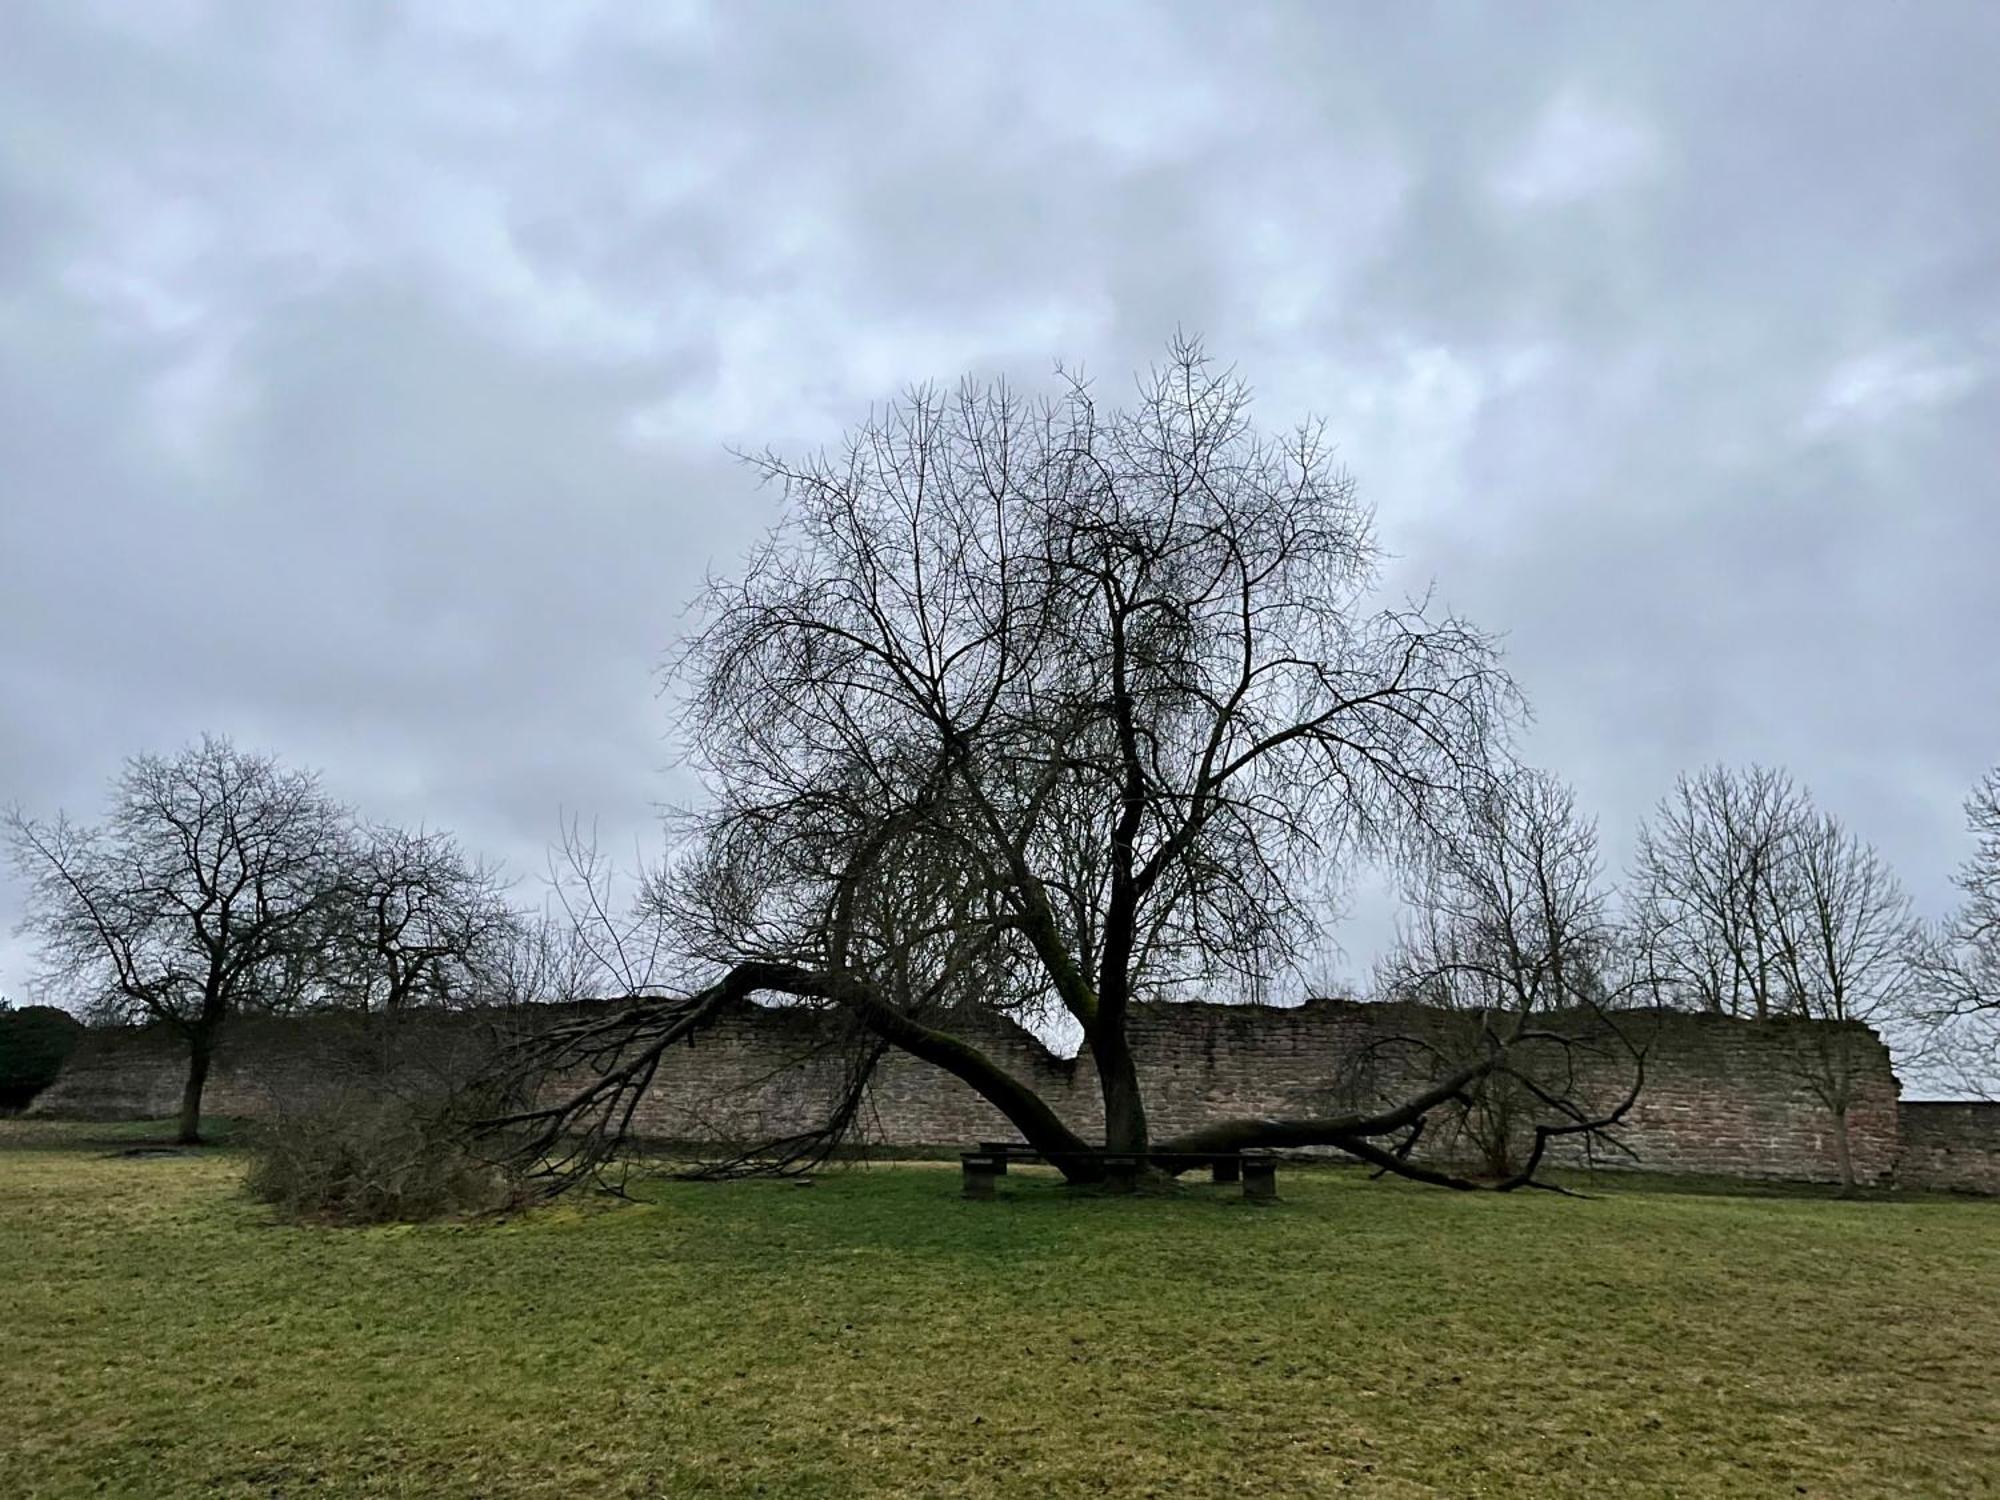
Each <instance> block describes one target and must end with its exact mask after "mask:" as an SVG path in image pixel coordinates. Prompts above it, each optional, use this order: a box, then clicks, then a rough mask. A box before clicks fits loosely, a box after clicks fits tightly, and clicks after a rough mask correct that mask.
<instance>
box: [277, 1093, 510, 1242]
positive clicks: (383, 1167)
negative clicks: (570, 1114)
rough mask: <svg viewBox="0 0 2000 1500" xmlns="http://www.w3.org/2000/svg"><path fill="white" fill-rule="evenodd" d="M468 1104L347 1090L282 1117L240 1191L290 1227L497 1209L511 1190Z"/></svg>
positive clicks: (460, 1099) (452, 1098)
mask: <svg viewBox="0 0 2000 1500" xmlns="http://www.w3.org/2000/svg"><path fill="white" fill-rule="evenodd" d="M477 1112H478V1111H476V1110H475V1109H474V1107H473V1104H472V1101H471V1099H470V1098H469V1096H465V1095H449V1096H444V1097H429V1098H419V1099H411V1098H405V1097H399V1096H396V1095H393V1094H368V1093H362V1092H359V1091H353V1090H350V1091H347V1092H343V1093H337V1094H330V1095H326V1096H324V1097H321V1098H319V1099H316V1100H313V1101H311V1102H308V1103H305V1104H302V1105H298V1106H295V1107H292V1108H288V1109H285V1110H283V1111H281V1112H280V1113H279V1114H278V1115H276V1116H275V1117H274V1118H273V1119H271V1120H270V1121H268V1122H267V1123H265V1124H263V1125H261V1126H259V1127H258V1128H257V1130H256V1132H255V1134H254V1135H253V1137H252V1143H251V1158H250V1170H249V1174H248V1176H247V1178H246V1182H247V1185H248V1187H249V1189H250V1191H251V1193H253V1194H254V1195H255V1196H256V1197H258V1198H261V1199H263V1200H264V1201H265V1202H266V1203H270V1204H274V1205H275V1206H276V1207H278V1208H279V1209H280V1210H282V1211H283V1212H284V1213H286V1214H288V1215H290V1216H291V1217H293V1218H297V1219H310V1220H316V1221H322V1222H333V1223H342V1224H382V1223H388V1222H392V1221H412V1220H422V1219H437V1218H443V1217H446V1216H448V1215H453V1214H468V1213H484V1212H489V1211H491V1210H494V1209H499V1208H504V1207H506V1206H508V1205H509V1204H510V1203H512V1202H513V1201H515V1199H516V1198H517V1197H518V1191H517V1187H518V1185H517V1184H516V1183H515V1182H514V1180H513V1179H512V1178H511V1177H510V1175H509V1174H508V1173H507V1171H505V1170H504V1169H503V1168H502V1167H501V1166H499V1165H498V1164H496V1163H495V1162H494V1161H492V1160H489V1159H488V1154H485V1153H482V1151H481V1150H480V1149H479V1144H478V1143H477V1142H476V1141H475V1140H474V1139H473V1137H472V1133H471V1131H470V1130H469V1128H468V1125H467V1122H468V1121H469V1120H470V1119H471V1118H473V1117H474V1116H475V1114H476V1113H477Z"/></svg>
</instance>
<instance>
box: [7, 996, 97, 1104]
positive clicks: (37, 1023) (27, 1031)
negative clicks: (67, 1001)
mask: <svg viewBox="0 0 2000 1500" xmlns="http://www.w3.org/2000/svg"><path fill="white" fill-rule="evenodd" d="M82 1039H83V1023H82V1022H80V1021H79V1020H77V1018H76V1017H75V1016H73V1015H71V1014H70V1013H69V1012H68V1011H66V1010H57V1009H56V1008H55V1007H54V1006H53V1005H24V1006H22V1007H21V1008H20V1009H19V1010H16V1009H15V1008H14V1007H13V1006H11V1005H9V1004H8V1003H7V1002H6V1001H4V1000H0V1110H15V1109H26V1108H27V1107H28V1105H29V1104H30V1103H32V1102H33V1101H34V1097H35V1095H37V1094H39V1093H40V1092H41V1091H42V1090H43V1089H45V1088H47V1087H48V1086H49V1085H50V1084H52V1083H54V1082H55V1081H56V1075H57V1074H58V1073H60V1072H62V1068H63V1064H64V1063H66V1062H68V1061H69V1055H70V1053H72V1052H74V1051H75V1050H76V1044H77V1043H78V1042H79V1041H81V1040H82Z"/></svg>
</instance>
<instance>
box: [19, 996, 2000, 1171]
mask: <svg viewBox="0 0 2000 1500" xmlns="http://www.w3.org/2000/svg"><path fill="white" fill-rule="evenodd" d="M496 1019H497V1018H495V1017H492V1016H479V1015H475V1016H471V1017H464V1016H459V1017H449V1016H447V1017H433V1018H420V1019H417V1020H414V1021H406V1022H403V1023H400V1025H399V1026H398V1027H396V1028H391V1029H389V1030H387V1031H385V1030H384V1029H383V1028H381V1027H380V1026H379V1025H376V1026H374V1027H370V1026H366V1025H362V1024H359V1023H358V1022H357V1021H356V1020H355V1019H354V1018H315V1019H265V1020H246V1021H243V1022H240V1023H238V1024H237V1025H235V1026H234V1027H232V1028H230V1029H229V1030H228V1031H227V1032H226V1033H225V1038H224V1041H223V1043H222V1046H221V1048H220V1050H219V1053H218V1056H217V1058H216V1061H215V1066H214V1069H213V1071H212V1073H211V1075H210V1081H209V1086H208V1094H207V1100H206V1108H207V1110H208V1111H209V1112H210V1113H213V1114H217V1115H244V1116H253V1117H254V1116H259V1115H264V1114H267V1113H268V1112H269V1111H270V1110H271V1109H272V1107H273V1101H274V1099H277V1098H282V1097H285V1096H286V1095H288V1094H289V1095H293V1096H296V1095H297V1094H298V1093H299V1092H300V1091H302V1090H311V1089H314V1088H322V1087H325V1086H326V1084H327V1081H328V1080H329V1079H334V1078H339V1077H342V1076H354V1075H355V1074H356V1071H357V1070H355V1069H353V1068H352V1067H351V1066H350V1065H351V1064H352V1063H353V1062H354V1061H356V1060H364V1059H369V1058H371V1056H372V1060H373V1061H374V1062H375V1063H377V1064H378V1065H379V1064H381V1063H383V1062H385V1061H387V1060H389V1059H388V1058H387V1053H389V1052H394V1053H395V1054H396V1056H395V1059H394V1061H395V1063H396V1066H397V1068H398V1069H399V1070H406V1071H407V1072H408V1073H409V1074H411V1075H413V1076H419V1077H420V1076H421V1075H422V1073H423V1072H424V1070H425V1068H426V1067H435V1066H442V1065H443V1063H442V1060H443V1059H444V1058H445V1057H446V1056H447V1055H448V1054H458V1055H461V1056H462V1055H463V1054H465V1053H466V1052H467V1051H468V1050H469V1049H476V1048H477V1047H478V1046H480V1045H483V1044H484V1043H483V1042H482V1041H481V1038H490V1037H491V1035H492V1034H493V1033H494V1030H495V1025H496ZM956 1024H958V1025H959V1026H960V1027H961V1028H963V1029H968V1030H970V1031H971V1032H972V1034H973V1039H974V1040H975V1041H976V1042H977V1043H978V1044H979V1045H980V1046H981V1047H982V1048H984V1049H985V1050H986V1051H987V1052H988V1053H989V1054H990V1055H991V1056H993V1057H994V1058H995V1059H996V1060H998V1061H1000V1062H1002V1063H1004V1064H1005V1065H1006V1066H1007V1067H1008V1068H1010V1069H1011V1070H1012V1071H1014V1072H1015V1073H1016V1074H1017V1075H1019V1076H1020V1077H1022V1078H1023V1079H1024V1080H1026V1081H1028V1082H1030V1083H1032V1084H1033V1085H1034V1087H1035V1088H1036V1089H1037V1090H1038V1091H1039V1092H1040V1093H1041V1094H1042V1096H1043V1097H1044V1098H1045V1099H1047V1100H1048V1101H1049V1102H1050V1104H1051V1105H1052V1106H1053V1107H1054V1108H1055V1109H1056V1110H1057V1111H1058V1112H1059V1113H1060V1114H1062V1115H1063V1116H1064V1117H1065V1118H1066V1119H1067V1120H1068V1121H1069V1122H1070V1123H1071V1124H1072V1126H1074V1127H1075V1128H1076V1129H1077V1130H1078V1131H1079V1132H1081V1133H1083V1134H1085V1135H1087V1136H1089V1135H1101V1119H1100V1117H1099V1114H1098V1110H1099V1104H1098V1094H1097V1080H1096V1076H1095V1072H1094V1069H1093V1068H1092V1065H1091V1061H1090V1058H1089V1057H1088V1055H1087V1054H1086V1055H1085V1056H1083V1057H1080V1058H1075V1059H1068V1058H1059V1057H1056V1056H1055V1055H1053V1054H1052V1053H1050V1052H1049V1051H1048V1049H1047V1048H1045V1047H1044V1046H1043V1045H1042V1044H1041V1043H1040V1042H1039V1041H1038V1040H1037V1039H1036V1038H1035V1037H1034V1036H1033V1035H1032V1034H1031V1033H1029V1032H1027V1031H1025V1030H1023V1029H1021V1028H1020V1027H1017V1026H1013V1025H1011V1024H1009V1023H1007V1022H1005V1021H1003V1020H998V1019H996V1018H992V1017H986V1016H973V1017H968V1018H963V1019H962V1020H961V1021H960V1022H958V1023H956ZM1411 1024H1412V1018H1411V1017H1410V1016H1409V1015H1408V1014H1401V1013H1398V1012H1397V1011H1396V1010H1395V1009H1394V1008H1391V1007H1384V1006H1375V1005H1366V1004H1360V1003H1356V1002H1350V1001H1334V1000H1318V1001H1313V1002H1311V1003H1309V1004H1306V1005H1302V1006H1298V1007H1267V1006H1230V1005H1153V1006H1145V1007H1141V1008H1139V1010H1138V1011H1137V1013H1136V1014H1135V1016H1134V1018H1133V1026H1132V1040H1133V1047H1134V1052H1135V1054H1136V1057H1137V1061H1138V1067H1139V1072H1140V1076H1141V1079H1142V1081H1143V1083H1144V1085H1145V1088H1146V1091H1147V1100H1148V1108H1149V1112H1150V1116H1151V1122H1152V1126H1153V1129H1154V1132H1155V1135H1156V1136H1160V1137H1164V1136H1167V1135H1172V1134H1174V1133H1177V1132H1179V1131H1182V1130H1185V1129H1189V1128H1191V1127H1193V1126H1196V1125H1200V1124H1203V1123H1206V1122H1208V1121H1212V1120H1215V1119H1217V1118H1220V1117H1225V1116H1231V1115H1240V1114H1302V1113H1319V1112H1324V1111H1326V1110H1328V1109H1333V1108H1338V1107H1340V1106H1341V1104H1342V1103H1343V1102H1345V1101H1347V1100H1351V1099H1352V1097H1353V1095H1352V1093H1351V1092H1344V1091H1343V1090H1349V1091H1351V1089H1352V1087H1353V1086H1354V1085H1353V1079H1354V1070H1353V1068H1352V1066H1351V1062H1352V1060H1353V1059H1355V1058H1357V1057H1361V1056H1366V1055H1369V1054H1370V1052H1371V1047H1374V1046H1377V1045H1378V1044H1379V1043H1380V1042H1381V1041H1382V1039H1383V1038H1384V1037H1385V1036H1388V1035H1391V1034H1399V1033H1404V1032H1407V1031H1408V1030H1409V1028H1410V1026H1411ZM1624 1024H1626V1025H1627V1026H1628V1027H1629V1028H1630V1029H1631V1030H1632V1031H1633V1033H1634V1034H1635V1035H1636V1036H1638V1037H1639V1039H1641V1040H1643V1041H1644V1042H1645V1043H1646V1048H1647V1060H1646V1081H1645V1088H1644V1089H1643V1091H1642V1092H1641V1094H1640V1097H1639V1100H1638V1103H1637V1104H1636V1105H1635V1107H1634V1108H1633V1109H1632V1111H1631V1112H1630V1113H1629V1114H1628V1115H1627V1116H1626V1118H1625V1120H1624V1121H1623V1123H1622V1125H1621V1127H1620V1131H1619V1135H1620V1138H1621V1139H1622V1140H1623V1141H1624V1143H1625V1144H1626V1146H1627V1147H1628V1148H1629V1149H1630V1151H1631V1153H1632V1155H1631V1157H1630V1158H1629V1159H1612V1160H1608V1161H1607V1163H1606V1164H1607V1165H1613V1166H1623V1167H1630V1168H1636V1169H1639V1170H1646V1171H1662V1172H1689V1173H1713V1174H1718V1175H1726V1176H1732V1177H1750V1178H1773V1179H1790V1180H1804V1181H1832V1180H1835V1179H1836V1178H1837V1176H1838V1168H1837V1156H1836V1150H1835V1144H1834V1141H1835V1137H1834V1126H1833V1121H1832V1119H1831V1117H1830V1116H1829V1114H1828V1113H1827V1111H1826V1109H1825V1108H1824V1107H1823V1105H1822V1104H1821V1103H1820V1101H1819V1100H1818V1098H1817V1097H1815V1095H1814V1093H1813V1091H1812V1089H1811V1087H1810V1085H1809V1078H1810V1074H1811V1069H1810V1067H1809V1066H1807V1063H1808V1062H1809V1060H1810V1059H1811V1058H1812V1057H1813V1056H1815V1055H1818V1053H1819V1052H1820V1051H1821V1050H1822V1049H1824V1048H1825V1046H1826V1045H1827V1044H1828V1042H1829V1040H1833V1041H1837V1042H1838V1043H1839V1044H1840V1046H1842V1047H1843V1048H1845V1049H1847V1052H1846V1055H1847V1056H1848V1057H1849V1059H1850V1062H1851V1065H1852V1066H1853V1067H1854V1069H1855V1072H1856V1076H1857V1078H1858V1086H1857V1088H1856V1090H1855V1102H1854V1104H1853V1107H1852V1108H1851V1109H1850V1111H1849V1139H1850V1144H1851V1149H1852V1151H1853V1155H1854V1165H1855V1171H1856V1175H1857V1177H1859V1178H1860V1180H1862V1181H1864V1182H1872V1183H1886V1182H1890V1181H1892V1180H1893V1181H1900V1182H1902V1183H1905V1184H1907V1185H1911V1186H1937V1187H1953V1188H1962V1189H1970V1190H1975V1191H1995V1192H2000V1108H1995V1109H1991V1110H1989V1109H1987V1108H1986V1107H1982V1106H1970V1105H1902V1106H1900V1108H1899V1105H1898V1098H1897V1096H1898V1093H1899V1085H1898V1083H1897V1081H1896V1078H1895V1075H1894V1073H1893V1072H1892V1071H1891V1068H1890V1062H1889V1054H1888V1051H1887V1049H1886V1048H1884V1047H1883V1046H1882V1044H1881V1042H1880V1040H1879V1039H1878V1038H1877V1037H1876V1036H1875V1034H1874V1033H1873V1032H1871V1031H1869V1030H1867V1029H1866V1028H1865V1027H1859V1026H1849V1027H1831V1028H1830V1027H1827V1026H1824V1025H1822V1024H1819V1023H1812V1022H1766V1023H1750V1022H1742V1021H1732V1020H1728V1019H1725V1018H1722V1017H1715V1016H1695V1015H1684V1014H1679V1013H1672V1012H1658V1013H1655V1012H1644V1013H1639V1014H1638V1015H1636V1016H1634V1017H1631V1018H1628V1019H1627V1020H1626V1021H1625V1022H1624ZM832 1039H833V1033H832V1032H831V1030H830V1027H829V1022H828V1021H827V1019H826V1018H825V1017H823V1016H820V1015H817V1014H815V1013H813V1012H810V1011H804V1010H798V1009H772V1008H767V1007H761V1006H754V1005H745V1006H743V1007H741V1008H739V1009H738V1010H736V1011H735V1012H733V1013H731V1014H729V1015H727V1016H725V1017H724V1018H722V1020H721V1021H720V1022H718V1023H717V1025H716V1026H715V1027H714V1028H712V1029H711V1030H710V1031H708V1032H706V1033H704V1034H703V1035H702V1036H701V1037H700V1039H699V1040H698V1041H697V1042H696V1043H695V1044H694V1045H692V1046H682V1047H677V1048H675V1049H674V1050H673V1051H672V1052H671V1053H670V1054H669V1055H668V1057H667V1058H666V1059H665V1061H664V1062H663V1065H662V1067H661V1069H660V1072H659V1075H658V1077H657V1079H656V1081H655V1083H654V1085H653V1087H652V1089H651V1090H650V1091H649V1092H648V1094H647V1097H646V1098H645V1099H644V1100H643V1101H642V1102H641V1106H640V1109H639V1111H638V1114H637V1116H636V1123H637V1125H638V1128H639V1129H640V1130H641V1131H642V1132H643V1133H645V1134H646V1135H648V1136H651V1137H654V1138H657V1139H662V1140H687V1141H693V1140H748V1139H757V1138H760V1137H768V1136H770V1135H774V1134H778V1133H781V1132H782V1131H783V1130H785V1129H787V1128H797V1127H799V1126H800V1125H803V1124H805V1123H807V1122H808V1121H809V1120H810V1119H811V1118H813V1116H814V1114H815V1112H816V1111H817V1109H818V1108H819V1106H820V1104H821V1102H822V1101H823V1100H825V1099H826V1098H827V1097H829V1095H830V1094H831V1092H832V1091H833V1089H834V1088H835V1087H836V1085H837V1082H838V1078H839V1067H840V1064H839V1058H838V1053H837V1052H836V1051H834V1050H832V1049H830V1048H829V1043H830V1042H831V1041H832ZM185 1066H186V1064H185V1054H184V1053H183V1051H182V1050H181V1048H180V1046H179V1045H178V1042H177V1040H176V1039H175V1038H174V1037H173V1036H172V1035H171V1034H168V1033H165V1032H163V1031H160V1030H157V1029H149V1030H136V1031H113V1032H100V1033H97V1034H95V1035H94V1036H93V1037H92V1038H91V1040H90V1041H88V1042H87V1043H86V1044H85V1045H84V1046H83V1047H82V1048H80V1049H79V1051H78V1053H77V1055H76V1056H75V1058H74V1059H73V1060H72V1062H71V1063H70V1065H69V1067H68V1068H67V1069H66V1070H65V1071H64V1073H63V1076H62V1077H61V1078H60V1079H58V1080H57V1082H56V1083H55V1084H54V1085H53V1086H52V1087H51V1088H50V1089H49V1090H48V1091H47V1092H46V1093H44V1094H43V1096H42V1097H41V1098H40V1099H39V1100H38V1101H37V1102H36V1105H35V1109H36V1111H37V1112H38V1113H48V1114H71V1115H87V1116H95V1117H99V1118H108V1117H126V1118H137V1117H149V1116H165V1115H170V1114H172V1113H173V1112H174V1110H175V1109H176V1108H177V1106H178V1104H179V1100H180V1089H181V1084H182V1080H183V1078H184V1076H185V1075H184V1069H185ZM361 1071H362V1072H363V1073H365V1072H366V1070H361ZM1390 1075H1391V1076H1388V1077H1386V1078H1379V1079H1377V1080H1376V1082H1377V1084H1378V1085H1379V1086H1380V1087H1381V1088H1383V1089H1385V1090H1387V1091H1389V1093H1390V1094H1391V1095H1393V1094H1394V1091H1395V1090H1396V1088H1397V1087H1398V1086H1399V1084H1400V1082H1401V1080H1399V1079H1398V1078H1396V1077H1395V1076H1393V1075H1394V1069H1393V1068H1391V1069H1390ZM377 1076H380V1069H379V1067H378V1069H377ZM1342 1079H1345V1080H1346V1082H1345V1083H1344V1084H1342V1083H1338V1082H1337V1081H1338V1080H1342ZM1620 1091H1622V1083H1621V1082H1620V1081H1619V1080H1618V1079H1617V1078H1614V1077H1610V1076H1607V1077H1606V1078H1605V1079H1604V1080H1603V1087H1602V1089H1601V1090H1600V1096H1601V1097H1603V1096H1610V1095H1614V1094H1615V1093H1617V1092H1620ZM862 1132H863V1134H864V1136H865V1137H866V1138H867V1139H868V1140H870V1141H872V1142H875V1143H879V1144H882V1145H887V1146H905V1147H917V1146H923V1147H940V1146H944V1147H956V1146H962V1145H965V1144H968V1143H970V1142H973V1141H977V1140H981V1139H995V1138H1005V1137H1008V1136H1011V1135H1012V1133H1013V1132H1012V1130H1011V1128H1010V1127H1009V1126H1008V1125H1007V1124H1006V1122H1005V1121H1004V1120H1003V1119H1002V1118H1001V1116H1000V1115H999V1114H998V1113H997V1112H996V1111H995V1110H994V1109H993V1108H992V1107H991V1106H989V1105H988V1104H986V1103H985V1101H983V1100H982V1099H980V1098H979V1097H978V1096H977V1095H975V1094H974V1093H973V1092H972V1091H971V1090H970V1089H968V1088H966V1087H965V1086H964V1085H963V1084H961V1083H959V1082H958V1081H957V1080H955V1079H953V1078H950V1077H948V1076H947V1075H945V1074H943V1073H940V1072H938V1071H937V1070H935V1069H933V1068H930V1067H928V1066H926V1065H925V1064H922V1063H920V1062H917V1061H916V1060H915V1059H913V1058H910V1057H908V1056H906V1055H904V1054H902V1053H898V1052H891V1053H889V1054H888V1055H887V1056H886V1057H885V1058H884V1059H883V1062H882V1064H881V1066H880V1067H879V1068H878V1070H877V1072H876V1074H875V1077H874V1081H873V1085H872V1088H871V1090H870V1094H869V1098H868V1105H867V1109H866V1111H865V1115H864V1120H863V1123H862ZM1426 1144H1427V1146H1430V1147H1434V1148H1435V1149H1438V1150H1440V1151H1448V1150H1450V1149H1451V1145H1450V1142H1449V1141H1447V1140H1436V1141H1430V1142H1427V1143H1426Z"/></svg>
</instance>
